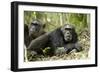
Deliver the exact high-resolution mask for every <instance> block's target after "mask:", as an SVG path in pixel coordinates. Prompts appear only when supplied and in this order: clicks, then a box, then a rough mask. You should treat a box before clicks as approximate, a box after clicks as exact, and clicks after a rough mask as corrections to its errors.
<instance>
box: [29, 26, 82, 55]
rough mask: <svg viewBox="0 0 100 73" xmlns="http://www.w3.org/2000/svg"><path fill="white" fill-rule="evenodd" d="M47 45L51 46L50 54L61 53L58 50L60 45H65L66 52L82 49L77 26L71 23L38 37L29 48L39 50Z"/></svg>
mask: <svg viewBox="0 0 100 73" xmlns="http://www.w3.org/2000/svg"><path fill="white" fill-rule="evenodd" d="M46 47H50V55H56V54H59V53H60V52H61V51H58V49H59V47H64V49H65V51H64V52H66V53H69V52H70V51H71V50H73V49H76V50H77V51H80V50H81V46H80V44H79V43H78V36H77V33H76V31H75V28H74V27H73V26H72V25H69V24H66V25H64V26H62V27H59V28H57V29H55V30H54V31H52V32H50V33H46V34H44V35H42V36H40V37H39V38H36V39H35V40H33V41H32V42H31V43H30V45H29V47H28V49H32V50H34V51H35V52H37V50H40V48H42V49H44V48H46Z"/></svg>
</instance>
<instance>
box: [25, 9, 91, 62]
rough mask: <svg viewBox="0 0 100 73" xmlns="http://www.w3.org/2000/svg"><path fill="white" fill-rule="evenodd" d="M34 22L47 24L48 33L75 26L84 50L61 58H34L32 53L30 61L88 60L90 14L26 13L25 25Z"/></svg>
mask: <svg viewBox="0 0 100 73" xmlns="http://www.w3.org/2000/svg"><path fill="white" fill-rule="evenodd" d="M33 20H39V21H41V22H42V23H43V24H45V25H46V27H45V29H44V30H45V31H46V32H50V31H52V30H54V29H56V28H58V27H60V26H63V25H64V24H71V25H73V26H74V27H75V29H76V32H77V34H78V36H79V41H80V43H81V45H82V46H83V47H82V48H83V49H84V50H83V51H82V52H79V53H75V52H74V53H73V52H72V53H70V54H68V55H67V54H66V55H61V57H60V56H59V57H57V56H53V57H48V56H47V57H44V56H42V57H41V56H39V57H33V56H32V55H31V56H30V53H28V55H27V57H28V60H29V61H37V60H39V61H41V60H44V61H45V60H58V59H63V60H65V59H83V58H85V59H86V58H88V51H89V48H90V14H83V13H63V12H62V13H59V12H37V11H24V24H27V25H29V24H30V23H31V22H32V21H33Z"/></svg>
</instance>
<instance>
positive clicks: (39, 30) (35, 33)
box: [24, 20, 45, 47]
mask: <svg viewBox="0 0 100 73" xmlns="http://www.w3.org/2000/svg"><path fill="white" fill-rule="evenodd" d="M44 26H45V24H42V23H41V22H40V21H39V20H33V21H32V22H31V24H30V25H26V24H25V25H24V43H25V45H26V47H28V46H29V44H30V42H31V41H32V40H34V39H35V38H37V37H39V36H40V35H42V34H44V33H45V31H44Z"/></svg>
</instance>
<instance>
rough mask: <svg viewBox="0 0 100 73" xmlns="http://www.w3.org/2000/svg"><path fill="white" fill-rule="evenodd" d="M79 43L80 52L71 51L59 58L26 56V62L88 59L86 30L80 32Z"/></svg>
mask: <svg viewBox="0 0 100 73" xmlns="http://www.w3.org/2000/svg"><path fill="white" fill-rule="evenodd" d="M79 42H80V44H81V46H82V49H83V50H82V51H81V52H75V51H74V50H73V51H71V52H70V53H69V54H62V55H59V56H57V55H56V56H52V57H50V56H43V55H42V56H32V55H31V56H30V54H28V61H51V60H53V61H54V60H79V59H89V58H90V57H89V49H90V33H89V32H88V31H87V30H84V31H82V32H81V33H80V34H79Z"/></svg>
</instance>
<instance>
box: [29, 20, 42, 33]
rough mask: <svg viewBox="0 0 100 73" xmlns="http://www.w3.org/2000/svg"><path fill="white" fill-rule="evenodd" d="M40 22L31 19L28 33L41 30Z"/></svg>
mask: <svg viewBox="0 0 100 73" xmlns="http://www.w3.org/2000/svg"><path fill="white" fill-rule="evenodd" d="M41 27H42V24H41V23H40V22H39V21H33V22H32V23H31V24H30V26H29V35H32V34H36V33H38V32H39V31H40V30H41Z"/></svg>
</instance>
